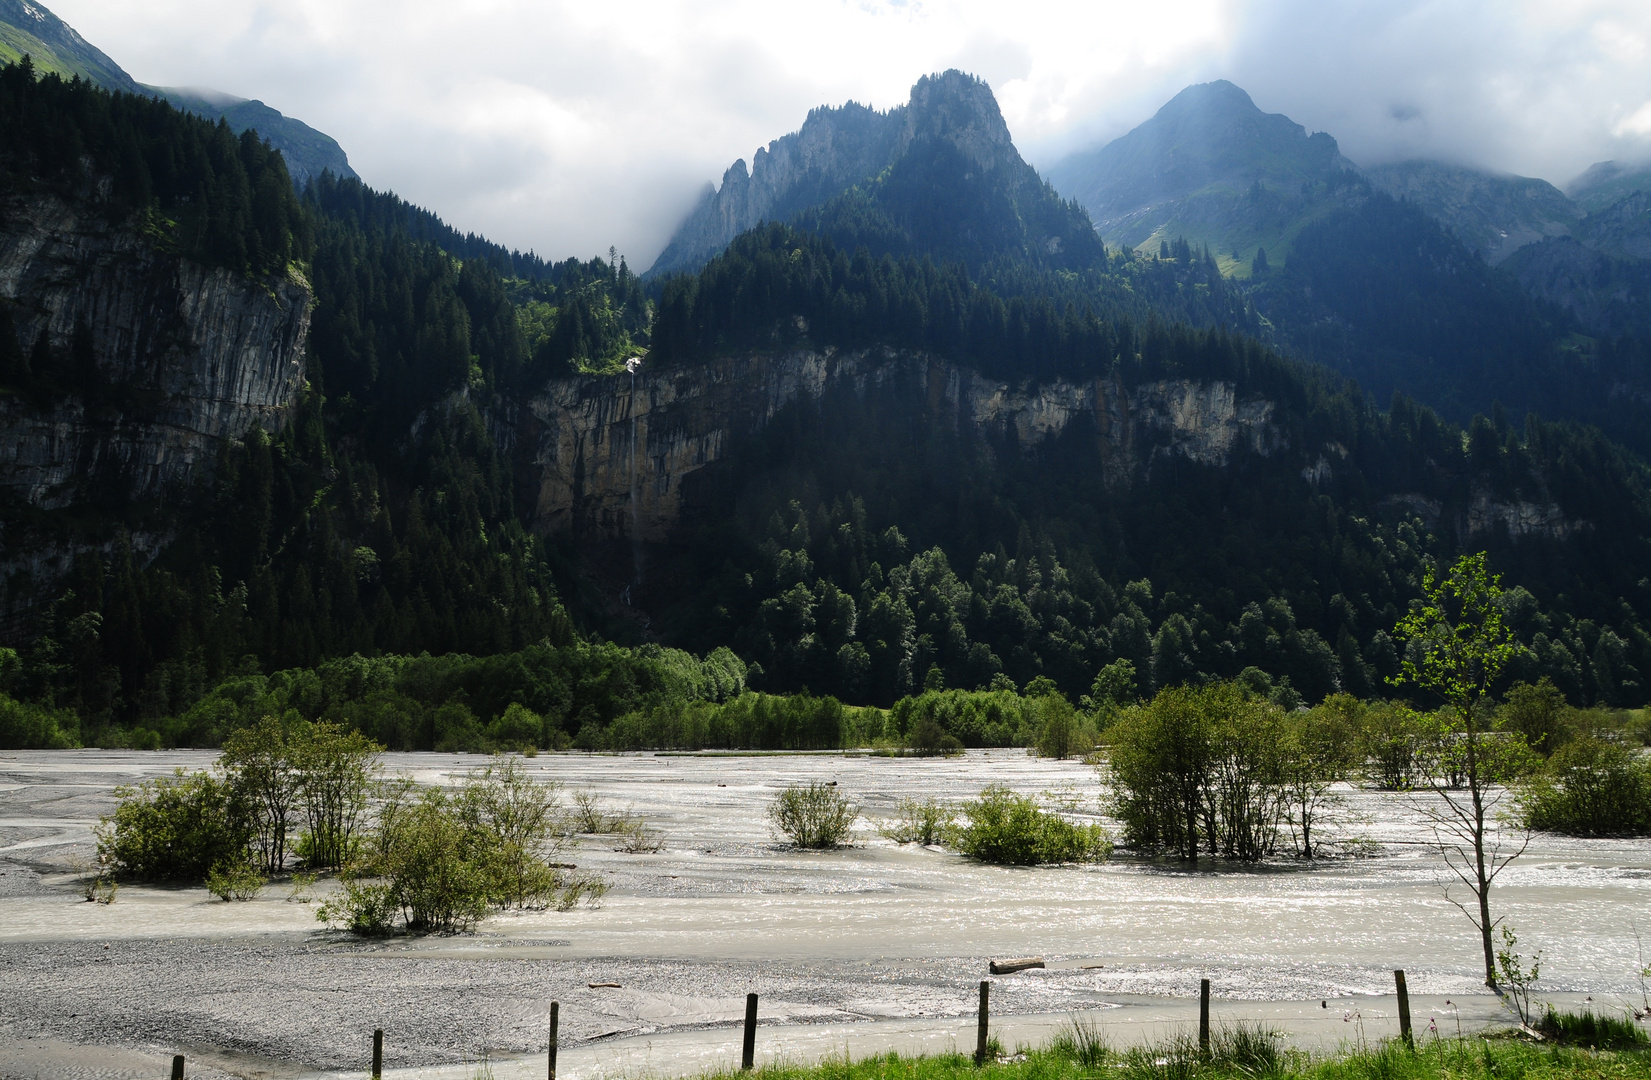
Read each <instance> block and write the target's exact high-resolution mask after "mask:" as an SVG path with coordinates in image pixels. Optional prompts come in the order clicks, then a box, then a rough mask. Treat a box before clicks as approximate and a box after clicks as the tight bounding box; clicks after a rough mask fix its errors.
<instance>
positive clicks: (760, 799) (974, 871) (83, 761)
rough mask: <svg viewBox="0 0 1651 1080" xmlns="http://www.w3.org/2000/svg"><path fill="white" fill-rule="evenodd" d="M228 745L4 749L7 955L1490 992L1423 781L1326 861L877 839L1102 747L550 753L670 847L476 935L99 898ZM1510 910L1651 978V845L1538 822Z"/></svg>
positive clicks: (1551, 955)
mask: <svg viewBox="0 0 1651 1080" xmlns="http://www.w3.org/2000/svg"><path fill="white" fill-rule="evenodd" d="M211 759H212V755H211V754H207V753H200V752H173V753H116V752H100V751H75V752H63V753H46V752H39V753H31V752H14V753H10V754H5V755H0V961H6V962H14V963H15V965H18V966H14V967H13V969H12V970H14V971H16V970H19V969H20V968H26V967H27V966H28V963H27V962H28V958H30V957H35V956H40V955H44V953H43V952H42V950H50V949H58V948H69V947H70V946H72V945H74V944H75V943H93V942H104V943H107V942H112V941H114V942H124V943H130V942H133V941H134V940H147V939H165V941H166V942H167V943H168V946H169V947H178V948H181V947H183V946H182V944H181V943H182V942H186V941H189V940H192V939H206V940H209V941H213V942H223V941H237V940H241V939H252V938H257V939H259V940H262V941H266V942H268V941H274V942H283V943H288V946H290V947H294V948H296V947H299V945H302V947H304V948H309V949H331V950H335V951H336V950H343V949H348V950H350V955H351V956H359V955H362V954H364V953H371V954H372V955H374V956H376V957H378V958H380V959H385V960H389V959H399V960H407V961H412V960H415V959H419V960H427V961H429V962H431V963H432V964H434V963H438V962H450V961H463V960H475V961H487V962H495V963H502V962H506V961H526V962H536V961H547V962H555V963H557V964H562V965H571V966H569V967H568V968H567V970H569V971H572V970H575V969H577V970H578V971H579V972H581V973H582V974H580V975H579V979H581V980H585V981H588V982H601V981H607V980H605V979H604V978H602V976H601V972H602V971H603V970H605V968H604V965H608V966H610V967H611V968H612V970H613V971H614V972H615V973H616V974H617V973H621V972H623V973H626V975H627V978H629V977H630V973H631V972H634V971H635V970H636V965H637V964H665V965H669V967H670V969H671V971H672V972H674V973H676V974H673V975H672V977H671V980H670V981H671V983H672V986H673V987H674V988H675V989H674V990H672V991H671V992H669V993H667V992H665V991H663V990H659V989H655V990H646V991H644V990H637V991H635V992H634V993H635V994H637V995H638V996H636V997H635V998H634V1000H628V999H626V997H625V995H626V994H630V993H632V992H633V991H632V990H631V987H630V985H629V984H628V983H627V985H626V986H624V987H622V988H621V990H622V993H620V994H610V995H608V996H607V997H606V998H603V999H602V1003H601V1005H600V1006H599V1007H597V1011H599V1012H603V1010H606V1012H603V1015H604V1016H608V1017H610V1019H611V1022H610V1020H603V1021H601V1022H599V1023H596V1024H594V1025H593V1026H590V1027H588V1029H587V1030H584V1031H583V1032H582V1036H583V1037H588V1038H594V1037H596V1036H602V1035H611V1036H623V1035H626V1034H634V1033H638V1032H641V1033H647V1032H652V1031H667V1030H670V1029H672V1028H684V1027H687V1028H692V1027H696V1026H698V1027H703V1026H705V1025H710V1024H719V1023H725V1022H727V1021H728V1020H731V1019H733V1018H734V1017H735V1016H737V1015H738V1006H739V1004H740V1003H741V1001H742V995H741V993H740V992H739V991H740V990H741V987H740V986H738V985H735V984H736V983H738V982H739V979H740V978H746V979H747V980H748V981H749V979H750V978H752V977H754V976H752V975H751V974H750V973H753V972H763V971H773V972H781V971H784V972H788V973H791V975H792V976H794V977H795V979H796V980H801V981H799V982H796V984H795V985H794V986H791V987H790V988H791V989H792V990H794V991H795V993H794V994H793V995H792V996H793V997H795V998H797V1000H794V1001H786V1000H781V999H776V1000H775V1002H774V1004H773V1006H772V1009H768V1008H767V1007H765V1016H767V1017H768V1018H769V1019H774V1020H781V1021H794V1022H814V1023H828V1022H829V1023H843V1022H864V1021H871V1020H876V1019H878V1018H886V1019H888V1020H890V1021H891V1022H892V1021H895V1020H899V1021H906V1022H909V1021H914V1020H916V1019H919V1018H948V1017H951V1018H955V1017H961V1016H965V1015H967V1014H969V1013H970V1012H971V1011H972V1009H973V1007H974V1006H973V1001H972V994H973V987H974V980H977V979H979V978H981V977H983V976H984V975H985V962H986V959H987V958H989V957H998V956H1023V955H1039V956H1043V957H1045V958H1047V959H1048V960H1050V961H1051V967H1052V968H1053V969H1054V970H1050V971H1047V972H1043V973H1036V974H1033V975H1028V976H1023V977H1017V978H1016V981H1013V983H1012V986H1006V987H1005V989H1004V992H1003V1006H1002V1007H1003V1009H1004V1010H1005V1012H1006V1013H1021V1014H1027V1015H1031V1014H1061V1013H1063V1012H1064V1011H1067V1010H1071V1009H1080V1008H1091V1007H1097V1006H1100V1005H1103V1004H1118V1003H1119V1002H1120V1001H1122V1000H1124V999H1128V1000H1130V1001H1134V1002H1136V1003H1137V1004H1139V1003H1141V1002H1144V1001H1147V1000H1149V999H1152V998H1163V999H1168V998H1185V997H1186V996H1188V995H1193V994H1196V992H1197V986H1198V980H1199V979H1200V978H1201V977H1208V978H1210V979H1211V981H1212V984H1213V987H1214V991H1215V993H1216V995H1217V996H1218V997H1219V998H1222V999H1225V1000H1232V1001H1250V1002H1266V1001H1274V1002H1292V1001H1295V1002H1299V1001H1311V1002H1312V1004H1314V1005H1315V1006H1316V1005H1317V1004H1318V999H1350V998H1354V997H1356V996H1358V995H1380V994H1384V993H1389V992H1391V987H1392V970H1393V969H1394V968H1397V967H1402V968H1405V969H1406V971H1407V973H1408V978H1409V984H1410V987H1411V990H1412V992H1413V993H1416V994H1418V995H1422V996H1431V997H1434V998H1437V999H1439V1000H1441V1001H1442V1000H1443V999H1444V998H1445V997H1447V996H1452V995H1454V996H1456V997H1458V998H1460V997H1462V996H1464V995H1471V994H1473V993H1474V992H1475V991H1478V990H1481V987H1480V985H1479V984H1480V980H1481V976H1480V973H1479V952H1478V948H1477V943H1476V938H1475V935H1474V934H1473V932H1472V930H1471V927H1470V926H1469V925H1468V922H1467V920H1466V919H1465V917H1464V916H1463V915H1462V914H1461V913H1460V912H1459V911H1458V910H1457V909H1456V908H1455V907H1453V906H1452V905H1451V904H1450V903H1449V901H1448V900H1447V899H1446V897H1445V895H1444V893H1443V890H1442V885H1443V882H1444V881H1445V878H1446V873H1445V868H1444V866H1443V863H1442V861H1441V860H1440V858H1439V856H1438V854H1437V853H1436V852H1435V851H1434V850H1433V849H1432V848H1431V846H1430V845H1429V843H1428V841H1429V839H1430V833H1429V832H1428V831H1427V830H1426V828H1425V825H1424V824H1423V822H1422V821H1421V819H1420V818H1419V817H1418V815H1417V813H1416V811H1415V810H1414V808H1413V806H1412V805H1411V803H1410V800H1409V798H1408V797H1404V796H1394V795H1385V794H1377V793H1368V792H1359V791H1353V790H1349V791H1347V792H1346V793H1345V794H1346V799H1347V805H1346V809H1345V813H1344V815H1343V817H1344V818H1345V821H1344V823H1343V825H1342V826H1341V827H1340V830H1339V831H1340V832H1342V833H1344V834H1346V835H1356V836H1360V837H1363V838H1366V839H1367V840H1369V841H1371V842H1372V843H1373V850H1374V851H1375V854H1372V855H1369V856H1366V857H1360V858H1347V859H1336V860H1324V861H1321V862H1320V863H1319V864H1318V865H1311V866H1308V865H1303V864H1298V863H1293V862H1292V863H1284V862H1280V863H1277V864H1273V865H1267V866H1263V867H1259V868H1249V869H1239V868H1231V867H1211V866H1205V867H1200V868H1197V869H1189V868H1187V867H1185V866H1182V865H1177V864H1173V863H1154V862H1147V861H1142V860H1136V859H1130V858H1124V857H1119V858H1115V859H1114V860H1112V861H1111V862H1109V863H1107V864H1105V865H1101V866H1097V867H1092V868H1081V869H1080V868H1071V867H1062V868H1044V869H1004V868H996V867H989V866H982V865H979V864H975V863H972V862H969V861H968V860H965V859H962V858H960V857H958V856H956V855H954V854H950V853H947V852H943V851H939V850H929V849H920V848H915V847H911V846H907V847H899V846H897V845H894V844H892V843H890V842H888V841H886V840H883V839H881V838H880V837H879V836H878V835H877V833H876V831H875V828H874V825H875V823H876V822H877V821H878V820H880V819H881V818H883V817H884V816H887V815H890V814H892V813H893V811H894V806H895V803H896V802H897V800H898V799H900V798H902V797H906V796H913V795H922V796H931V795H932V796H936V797H939V798H943V799H952V800H962V799H965V798H968V797H971V796H973V795H974V794H976V793H977V792H978V791H979V790H980V789H981V788H982V787H983V786H985V785H986V784H988V783H995V782H1001V783H1006V784H1008V785H1009V786H1010V787H1012V788H1014V789H1016V790H1018V791H1021V792H1026V793H1039V792H1049V793H1051V794H1052V795H1054V796H1057V797H1060V798H1063V799H1066V800H1068V801H1070V802H1074V803H1075V805H1077V806H1078V807H1079V808H1080V809H1082V810H1084V811H1086V812H1089V813H1094V814H1096V815H1099V813H1100V802H1101V798H1102V796H1103V794H1104V792H1103V788H1102V783H1101V780H1100V777H1099V776H1098V774H1097V773H1096V771H1095V770H1094V769H1092V768H1089V767H1086V766H1084V765H1082V764H1080V763H1076V762H1052V761H1046V760H1040V759H1037V758H1032V757H1028V756H1027V755H1026V754H1024V753H1022V752H1019V751H991V752H971V753H969V754H967V755H965V756H963V757H960V758H955V759H950V760H922V759H893V758H879V757H869V756H854V755H846V756H839V755H762V756H702V755H664V754H661V755H647V754H643V755H623V756H606V755H574V754H564V755H543V756H540V757H538V758H536V759H530V760H528V761H527V762H526V764H527V765H528V767H529V768H531V769H532V770H533V771H534V772H536V773H537V774H539V775H542V776H544V777H546V778H549V779H554V780H557V781H559V782H561V783H563V784H564V785H566V786H567V787H568V788H569V789H587V790H592V791H595V792H597V793H598V794H599V795H601V796H602V797H603V798H604V799H605V800H606V802H607V804H608V805H609V807H610V808H611V809H615V810H619V809H625V808H629V809H631V810H632V811H634V812H635V813H638V814H640V815H642V816H643V817H645V818H646V820H647V821H648V823H649V824H650V825H651V826H652V827H654V828H655V829H656V830H658V831H659V833H660V834H661V835H662V837H663V839H664V841H665V850H664V851H662V852H660V853H657V854H649V855H627V854H623V853H620V852H616V851H613V850H611V848H612V845H611V844H608V843H603V842H602V841H601V840H599V839H590V838H587V839H586V840H584V841H583V842H582V843H581V846H580V849H579V850H578V852H577V853H576V859H577V861H578V863H579V866H580V868H581V869H582V870H590V871H596V872H600V873H602V874H603V875H604V876H605V877H606V878H607V880H608V881H610V882H611V886H612V888H611V891H610V893H609V894H608V897H607V899H606V901H605V902H604V903H603V904H602V905H601V906H600V907H598V908H593V909H587V908H581V909H579V910H577V911H574V912H569V913H556V912H544V913H526V914H509V915H504V916H500V917H495V918H492V919H489V920H488V921H487V922H485V923H484V924H483V925H482V927H481V929H480V931H479V932H478V933H477V934H475V935H471V936H464V937H441V938H425V939H402V940H398V941H393V942H390V943H387V944H384V945H372V946H361V945H359V944H356V943H351V942H347V941H345V940H341V937H340V935H337V934H333V933H331V932H328V931H325V930H323V929H321V928H320V927H319V926H318V925H317V924H316V923H315V921H314V915H313V911H312V908H311V907H310V906H307V905H304V904H299V903H291V902H289V901H288V900H287V898H286V891H287V890H286V889H285V888H283V887H280V886H275V887H272V888H270V889H269V890H267V891H266V894H265V896H264V897H262V898H260V899H259V900H256V901H253V902H251V903H246V904H227V903H221V902H218V901H215V900H212V899H210V898H208V897H207V896H206V894H205V893H204V891H203V890H199V889H177V890H171V889H145V888H138V887H130V886H129V887H123V888H122V889H121V891H120V894H119V898H118V900H117V902H116V903H114V904H113V905H109V906H106V907H105V906H99V905H93V904H86V903H83V902H80V900H79V896H78V893H77V892H76V891H75V889H74V878H75V868H76V866H77V864H83V863H84V861H85V860H86V859H87V857H88V856H89V854H90V851H91V833H90V830H91V826H92V825H93V823H94V822H95V820H96V817H97V815H98V814H99V813H102V812H106V811H107V810H108V809H109V808H110V807H111V806H112V805H113V801H112V795H111V791H112V788H113V787H114V786H115V785H116V784H119V783H129V782H132V781H134V780H137V779H140V778H142V777H146V776H154V775H161V774H163V773H166V772H169V771H170V770H171V769H172V768H173V767H174V766H183V767H186V768H198V767H205V766H206V765H207V764H208V763H209V762H210V761H211ZM385 763H386V767H387V768H388V769H389V770H391V771H395V772H404V773H407V774H409V775H412V776H413V777H415V778H416V779H417V780H419V781H421V782H429V783H442V782H450V781H451V780H452V779H453V777H454V776H455V775H456V774H459V773H462V771H463V770H464V769H466V768H469V767H472V766H474V765H476V764H477V763H478V761H477V759H475V758H467V757H464V756H445V755H432V754H392V755H388V756H387V758H386V762H385ZM812 779H819V780H834V781H836V782H837V783H838V784H839V786H840V788H841V789H842V790H843V791H845V792H846V793H848V794H849V795H850V796H851V797H853V798H854V799H855V800H857V801H858V802H860V803H861V804H862V805H863V807H864V809H865V813H866V817H865V819H863V820H862V822H861V824H860V826H859V827H858V832H857V836H856V841H857V842H856V844H855V846H853V847H851V848H848V849H846V850H841V851H837V852H831V853H822V854H803V853H798V852H795V851H791V850H788V849H786V848H784V847H782V846H781V845H779V844H777V843H776V842H775V840H774V837H773V836H772V834H771V830H770V828H769V825H768V822H767V819H766V815H765V810H766V807H767V805H768V803H769V802H770V800H772V798H773V797H774V795H775V793H776V792H777V791H778V790H779V789H780V788H782V787H784V786H785V785H787V784H790V783H794V782H797V781H803V780H812ZM1495 910H1496V912H1497V913H1499V914H1501V915H1503V916H1505V917H1506V918H1507V919H1508V920H1509V921H1510V922H1511V923H1512V924H1513V925H1514V926H1515V927H1516V928H1517V930H1518V934H1519V938H1520V944H1521V949H1522V950H1524V951H1526V952H1527V954H1528V953H1529V952H1531V951H1534V950H1536V949H1541V950H1542V952H1543V964H1542V987H1543V989H1544V992H1545V993H1548V994H1550V995H1565V996H1566V997H1571V996H1577V997H1584V996H1596V997H1598V998H1599V999H1600V1000H1602V1001H1606V1000H1608V1001H1612V1002H1616V1001H1620V1000H1625V999H1627V998H1628V997H1632V998H1634V999H1635V1000H1637V999H1638V998H1639V996H1640V983H1639V980H1638V978H1637V975H1636V972H1637V970H1638V968H1639V966H1640V965H1641V964H1642V963H1643V961H1641V960H1640V959H1639V958H1638V957H1639V953H1638V951H1637V949H1638V947H1637V944H1636V939H1635V932H1636V930H1637V931H1638V933H1639V934H1640V935H1641V936H1642V937H1644V938H1646V940H1647V942H1648V944H1651V844H1647V843H1646V842H1643V841H1586V840H1572V839H1565V838H1556V837H1547V836H1538V837H1536V838H1535V839H1534V840H1533V842H1532V843H1531V845H1530V848H1529V850H1528V851H1527V852H1526V853H1525V855H1524V856H1523V857H1522V858H1521V859H1519V860H1518V861H1517V862H1516V863H1515V864H1514V865H1513V866H1512V867H1511V868H1510V869H1508V870H1507V871H1506V872H1505V873H1504V874H1503V876H1502V878H1501V879H1500V881H1499V882H1498V885H1497V889H1496V892H1495ZM288 946H283V947H288ZM1055 961H1066V962H1065V963H1058V964H1057V963H1054V962H1055ZM1093 965H1099V966H1098V967H1097V966H1093ZM3 970H4V969H0V971H3ZM431 970H434V969H431ZM547 970H550V969H547ZM555 970H560V969H559V968H558V969H555ZM695 971H702V972H704V977H703V982H704V984H705V985H704V986H703V987H695V986H693V985H689V984H690V983H692V982H693V976H692V974H691V973H693V972H695ZM684 973H687V974H684ZM684 980H686V981H684ZM810 980H813V981H812V982H811V981H810ZM613 981H622V980H621V979H619V978H617V977H616V978H615V979H614V980H613ZM804 983H807V984H808V986H809V987H812V989H807V990H805V989H804V987H803V984H804ZM816 984H818V985H816ZM788 985H789V984H788ZM822 987H824V988H822ZM580 989H581V992H582V993H588V994H597V993H598V991H596V990H592V989H590V988H588V987H581V988H580ZM650 995H651V996H650ZM673 995H674V996H673ZM784 996H785V995H784V994H783V993H782V994H781V998H783V997H784ZM593 1007H596V1006H593ZM1330 1011H1331V1010H1330V1009H1329V1007H1328V1006H1326V1008H1325V1010H1324V1013H1325V1014H1326V1015H1328V1013H1329V1012H1330ZM523 1023H524V1024H526V1023H528V1021H527V1020H524V1021H523ZM604 1025H607V1028H606V1029H604V1030H597V1029H598V1028H603V1026H604ZM38 1026H39V1025H38V1024H37V1027H38ZM57 1034H63V1033H61V1032H59V1033H57ZM578 1037H581V1033H580V1032H579V1031H577V1030H576V1031H575V1039H577V1038H578ZM527 1045H531V1044H527ZM322 1056H323V1057H324V1055H322ZM408 1063H409V1064H414V1063H416V1062H411V1061H410V1062H408ZM316 1064H321V1062H319V1061H318V1062H316ZM655 1064H657V1063H655ZM270 1075H273V1073H272V1074H270Z"/></svg>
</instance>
